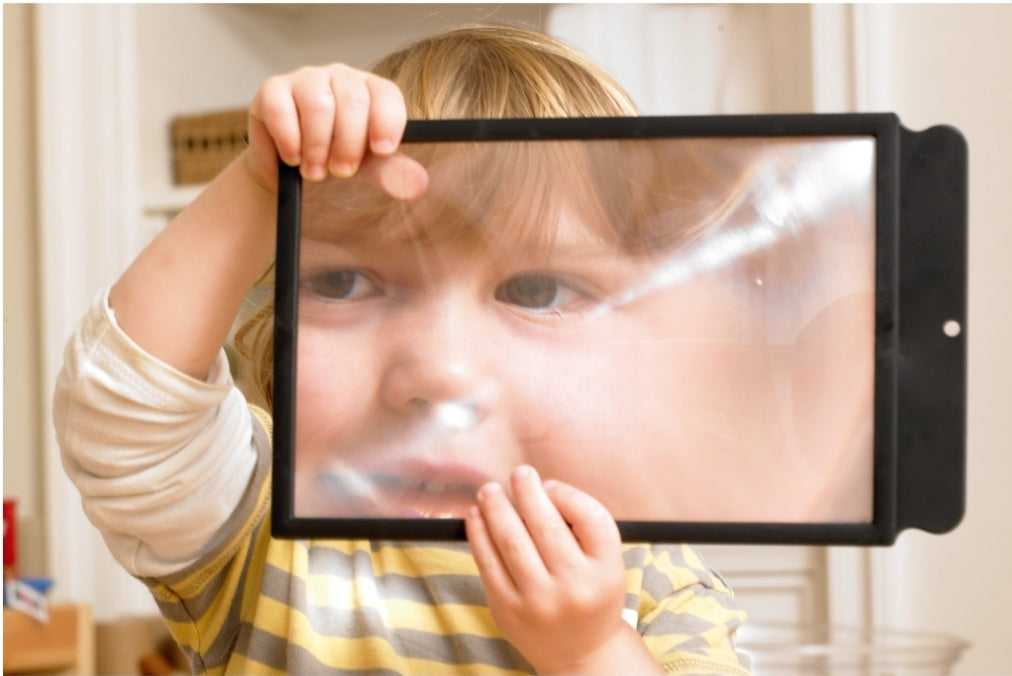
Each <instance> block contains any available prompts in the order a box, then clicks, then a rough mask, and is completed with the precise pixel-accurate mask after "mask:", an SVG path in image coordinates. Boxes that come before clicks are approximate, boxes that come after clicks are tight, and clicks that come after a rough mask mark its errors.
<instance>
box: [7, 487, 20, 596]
mask: <svg viewBox="0 0 1012 676" xmlns="http://www.w3.org/2000/svg"><path fill="white" fill-rule="evenodd" d="M17 565H18V519H17V501H16V500H4V579H5V580H6V579H10V578H12V577H17Z"/></svg>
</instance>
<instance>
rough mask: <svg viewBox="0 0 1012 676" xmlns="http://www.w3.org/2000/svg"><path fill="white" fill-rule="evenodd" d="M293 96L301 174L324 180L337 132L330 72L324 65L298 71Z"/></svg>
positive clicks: (305, 176) (314, 179)
mask: <svg viewBox="0 0 1012 676" xmlns="http://www.w3.org/2000/svg"><path fill="white" fill-rule="evenodd" d="M292 96H293V98H294V99H295V107H296V109H297V110H298V113H299V130H300V132H301V134H302V162H301V163H300V165H301V166H300V170H301V173H302V176H303V177H304V178H306V179H308V180H311V181H321V180H323V179H324V178H326V177H327V158H328V156H329V154H330V146H331V139H332V138H333V136H334V115H335V109H336V103H335V101H334V93H333V91H332V90H331V86H330V76H329V74H328V73H327V72H326V71H325V70H323V69H321V68H302V69H300V70H298V71H296V72H295V73H294V75H293V85H292Z"/></svg>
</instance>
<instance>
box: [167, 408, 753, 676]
mask: <svg viewBox="0 0 1012 676" xmlns="http://www.w3.org/2000/svg"><path fill="white" fill-rule="evenodd" d="M258 417H260V418H261V420H262V419H263V418H262V416H258ZM255 429H256V431H255V435H256V436H258V437H259V441H258V443H257V445H258V446H260V447H262V448H263V447H266V446H267V441H266V439H267V432H266V430H265V429H264V427H263V426H262V425H258V426H257V427H256V428H255ZM268 456H269V454H268V453H262V454H261V457H262V458H263V459H264V460H263V462H261V463H260V466H259V467H258V470H257V473H256V478H255V480H254V482H253V483H252V484H251V486H252V487H251V489H250V491H249V492H248V494H247V496H246V498H245V499H244V504H243V506H242V508H241V509H240V510H239V511H238V512H237V513H236V514H235V515H234V517H233V519H234V521H233V522H232V523H230V524H228V526H227V527H226V528H225V532H228V533H231V534H232V535H231V537H230V538H229V539H228V540H225V541H223V542H221V543H220V546H218V547H216V548H215V549H214V550H213V551H211V552H210V553H209V554H208V555H207V556H205V557H204V558H203V559H202V560H200V561H198V562H197V563H196V564H195V565H193V566H191V567H189V568H188V569H187V570H184V571H181V572H180V573H177V574H174V575H171V576H168V577H166V578H164V579H161V580H148V581H147V582H148V583H149V585H150V586H151V588H152V591H153V593H154V595H155V599H156V600H157V601H158V604H159V606H160V608H161V610H162V613H163V614H164V616H165V618H166V620H167V621H168V623H169V626H170V628H171V630H172V633H173V635H174V636H175V637H176V639H177V640H178V641H179V643H180V645H181V646H183V649H184V651H185V652H186V653H187V655H188V656H189V658H190V660H191V663H192V664H193V665H194V669H195V671H202V672H206V673H211V674H218V673H233V674H291V673H312V674H324V673H327V674H366V673H368V674H478V673H482V674H485V673H496V674H526V673H531V668H530V665H529V664H528V663H527V662H526V661H525V660H524V658H523V657H522V656H521V655H520V654H519V653H518V652H517V651H516V650H515V649H514V648H513V647H512V646H511V645H510V644H509V643H508V642H507V641H506V640H505V639H504V638H503V637H502V635H501V634H500V633H499V631H498V629H497V628H496V626H495V623H494V622H493V620H492V617H491V615H490V613H489V611H488V608H487V606H486V603H485V596H484V592H483V590H482V586H481V581H480V579H479V577H478V572H477V569H476V567H475V563H474V559H473V558H472V557H471V555H470V552H469V550H468V547H467V544H466V543H454V542H446V543H443V542H440V543H429V542H424V543H422V542H420V543H400V542H397V543H395V542H370V541H364V540H356V541H342V540H326V541H324V540H319V541H313V540H311V541H306V540H278V539H274V538H272V537H271V536H270V526H269V513H270V510H269V502H270V496H269V494H270V480H269V473H270V470H269V461H268ZM624 556H625V562H626V611H625V613H624V615H625V616H626V617H627V619H628V620H629V621H630V622H631V623H633V624H634V625H635V626H636V627H637V628H638V630H639V632H640V633H641V635H642V636H643V640H644V641H645V642H646V644H647V646H648V648H649V649H650V651H651V652H652V654H654V655H655V656H656V658H657V659H658V661H659V662H660V663H661V664H662V665H663V666H664V667H665V668H666V669H667V670H668V671H669V672H670V673H675V674H747V673H748V670H747V668H746V667H745V666H744V664H745V661H744V660H743V659H742V658H740V657H739V655H737V654H736V653H735V651H734V647H733V642H732V637H733V633H734V630H735V628H736V627H737V626H738V625H739V624H740V622H741V621H742V619H743V613H741V612H740V611H738V610H736V609H735V608H734V606H733V601H732V596H731V593H730V591H729V590H728V588H727V587H726V586H725V585H724V583H723V581H722V580H721V579H720V578H719V577H718V576H716V575H714V574H713V573H712V572H710V571H709V570H708V569H707V568H706V566H705V565H704V564H703V562H702V561H701V560H700V558H699V557H698V555H697V554H696V553H695V551H694V550H693V549H692V548H690V547H688V546H685V545H674V546H670V545H669V546H659V545H625V548H624Z"/></svg>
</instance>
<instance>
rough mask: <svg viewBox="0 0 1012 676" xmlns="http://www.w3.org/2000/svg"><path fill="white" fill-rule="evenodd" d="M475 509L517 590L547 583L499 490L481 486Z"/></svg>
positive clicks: (534, 551) (526, 535)
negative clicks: (482, 519)
mask: <svg viewBox="0 0 1012 676" xmlns="http://www.w3.org/2000/svg"><path fill="white" fill-rule="evenodd" d="M478 507H479V508H480V509H481V514H482V517H484V519H485V525H486V528H487V529H488V532H489V538H490V539H491V540H492V544H493V545H495V548H496V551H497V552H499V556H500V558H501V559H502V561H503V565H504V566H505V568H506V570H507V571H508V572H509V575H510V578H511V579H512V580H513V583H514V585H515V586H516V588H517V589H518V590H520V591H521V592H524V591H525V590H529V589H530V588H532V587H536V586H537V585H542V584H544V582H545V581H546V580H547V579H548V571H547V570H546V569H545V564H544V562H543V561H542V560H541V555H540V554H539V553H538V550H537V547H535V546H534V542H533V541H532V540H531V536H530V534H529V533H528V532H527V527H526V526H525V525H524V522H523V521H522V520H521V519H520V515H519V514H517V512H516V510H515V509H514V508H513V505H512V504H511V503H510V501H509V498H508V497H506V492H505V491H504V490H503V488H502V486H500V485H499V484H495V483H489V484H485V485H484V486H482V487H481V488H480V489H479V490H478Z"/></svg>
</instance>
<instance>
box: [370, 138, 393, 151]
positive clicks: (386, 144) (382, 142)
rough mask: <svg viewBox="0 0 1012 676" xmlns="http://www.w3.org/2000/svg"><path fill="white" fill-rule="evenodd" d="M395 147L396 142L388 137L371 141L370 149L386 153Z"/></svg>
mask: <svg viewBox="0 0 1012 676" xmlns="http://www.w3.org/2000/svg"><path fill="white" fill-rule="evenodd" d="M396 149H397V144H396V143H394V142H393V141H391V140H390V139H386V138H384V139H379V140H378V141H373V143H372V151H373V152H374V153H379V154H381V155H387V154H389V153H392V152H393V151H394V150H396Z"/></svg>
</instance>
